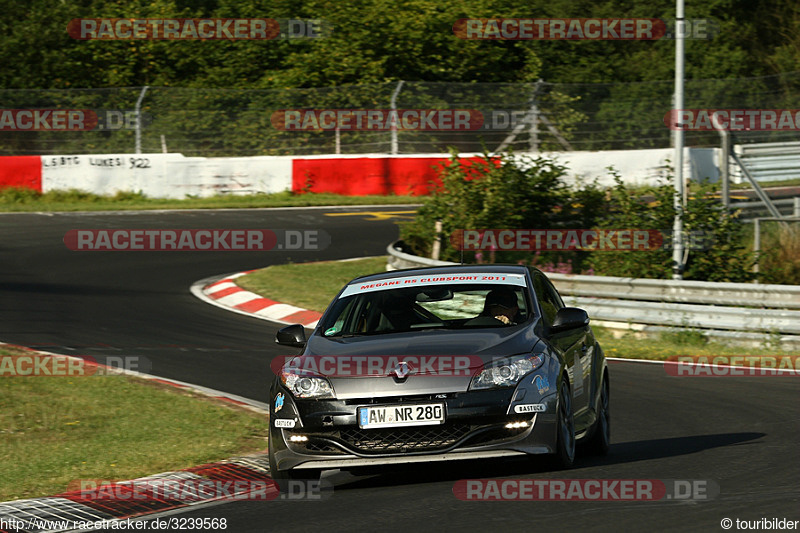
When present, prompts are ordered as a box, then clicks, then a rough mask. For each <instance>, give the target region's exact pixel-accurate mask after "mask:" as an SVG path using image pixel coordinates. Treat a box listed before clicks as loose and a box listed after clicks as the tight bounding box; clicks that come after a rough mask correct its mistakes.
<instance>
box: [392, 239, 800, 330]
mask: <svg viewBox="0 0 800 533" xmlns="http://www.w3.org/2000/svg"><path fill="white" fill-rule="evenodd" d="M387 252H388V254H389V261H388V263H387V270H397V269H402V268H415V267H421V266H444V265H455V264H458V263H453V262H450V261H435V260H433V259H428V258H425V257H418V256H414V255H411V254H407V253H403V252H401V251H399V250H398V249H396V248H395V243H392V244H390V245H389V246H388V247H387ZM547 277H548V278H550V280H551V281H552V282H553V284H554V285H555V286H556V288H557V289H558V290H559V292H561V294H562V296H564V297H565V300H567V301H568V303H569V305H576V306H578V307H582V308H584V309H586V311H587V312H588V313H589V315H590V316H591V317H592V318H593V319H594V320H598V321H606V322H612V323H617V324H619V323H622V324H628V325H630V324H638V325H645V326H662V327H679V328H680V327H684V328H685V327H691V328H699V329H704V330H715V331H722V332H725V333H728V334H729V335H728V336H736V335H738V334H746V333H748V332H749V333H756V334H759V335H762V336H763V334H774V333H778V334H783V335H800V286H797V285H768V284H759V283H712V282H706V281H682V280H659V279H637V278H618V277H611V276H584V275H567V274H556V273H548V274H547ZM742 304H744V305H747V306H751V307H740V306H741V305H742ZM722 336H725V335H722ZM788 340H792V341H795V342H797V341H800V337H798V338H795V339H788Z"/></svg>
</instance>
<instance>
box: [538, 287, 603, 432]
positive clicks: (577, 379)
mask: <svg viewBox="0 0 800 533" xmlns="http://www.w3.org/2000/svg"><path fill="white" fill-rule="evenodd" d="M537 286H538V288H537ZM534 290H536V293H537V294H536V296H537V298H538V299H539V302H540V306H541V308H542V315H543V320H544V325H545V331H546V333H545V335H546V337H547V340H548V341H549V342H550V344H551V345H552V346H554V347H555V348H556V349H557V350H559V351H560V352H561V354H562V355H563V356H564V360H565V361H566V365H567V373H568V374H569V379H570V385H571V388H572V405H573V407H574V413H575V417H576V422H577V420H578V418H579V417H580V416H581V415H582V414H584V413H585V411H586V409H587V407H588V406H589V393H588V389H587V385H588V384H589V381H588V379H589V371H590V368H589V366H590V365H589V361H590V355H591V353H590V352H591V350H589V349H588V348H587V347H586V333H587V328H578V329H573V330H566V331H558V332H553V331H552V330H551V329H550V327H551V326H552V324H553V320H554V319H555V316H556V313H558V310H559V309H562V308H563V307H565V306H564V301H563V300H562V299H561V296H560V295H559V294H558V291H557V290H556V288H555V287H553V284H552V283H550V280H548V279H547V278H546V277H545V276H544V275H543V274H541V273H537V275H536V277H535V278H534Z"/></svg>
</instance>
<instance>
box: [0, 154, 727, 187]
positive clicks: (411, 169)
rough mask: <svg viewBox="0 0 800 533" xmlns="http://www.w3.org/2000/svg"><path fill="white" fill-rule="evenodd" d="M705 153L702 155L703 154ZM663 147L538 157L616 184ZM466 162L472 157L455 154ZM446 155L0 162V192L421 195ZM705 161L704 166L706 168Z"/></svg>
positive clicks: (697, 160)
mask: <svg viewBox="0 0 800 533" xmlns="http://www.w3.org/2000/svg"><path fill="white" fill-rule="evenodd" d="M713 150H714V149H710V150H709V149H705V150H703V149H687V154H686V158H685V160H686V162H687V168H686V171H687V175H691V176H692V177H693V178H698V177H711V178H712V179H715V178H716V176H717V169H716V167H715V166H714V164H713V161H714V157H713ZM707 152H708V153H707ZM672 154H673V152H672V150H671V149H653V150H621V151H604V152H559V153H549V154H543V155H547V156H548V157H554V158H555V159H556V160H557V161H558V162H559V163H561V164H563V165H564V166H566V167H568V169H569V172H568V176H569V180H568V181H572V182H575V181H577V180H581V181H587V180H588V181H591V180H594V179H597V180H598V181H599V183H600V184H601V185H612V184H613V181H612V179H611V177H610V175H609V173H608V171H607V170H606V168H607V167H608V166H609V165H613V166H614V167H615V168H616V169H617V170H618V171H619V172H620V174H621V176H622V177H623V179H624V181H626V182H627V183H632V184H634V183H635V184H654V183H655V181H656V180H657V179H658V177H659V176H660V175H661V174H663V172H664V170H665V169H666V167H667V165H668V160H669V159H670V158H671V157H672ZM461 157H462V158H463V159H466V160H475V159H477V157H478V155H477V154H461ZM449 159H450V156H449V155H448V154H423V155H402V156H389V155H377V154H376V155H338V156H337V155H324V156H257V157H217V158H206V157H184V156H183V155H181V154H103V155H63V156H21V157H15V156H7V157H0V189H2V188H7V187H27V188H30V189H34V190H38V191H41V192H47V191H51V190H56V189H81V190H84V191H88V192H93V193H96V194H115V193H117V192H119V191H141V192H142V193H143V194H145V195H146V196H148V197H151V198H178V199H180V198H185V197H186V196H187V195H192V196H199V197H206V196H213V195H215V194H237V193H238V194H248V193H256V192H261V193H274V192H281V191H287V190H290V191H295V192H302V191H311V192H320V193H321V192H330V193H337V194H343V195H350V196H363V195H368V194H376V195H385V194H397V195H407V194H408V195H424V194H427V193H428V191H429V187H430V182H431V181H432V180H435V179H436V177H437V173H438V172H437V170H436V167H437V166H439V165H441V164H444V163H447V162H448V161H449ZM709 162H710V163H709Z"/></svg>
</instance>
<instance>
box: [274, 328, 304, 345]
mask: <svg viewBox="0 0 800 533" xmlns="http://www.w3.org/2000/svg"><path fill="white" fill-rule="evenodd" d="M275 342H277V343H278V344H283V345H284V346H295V347H297V348H302V347H303V346H305V345H306V330H305V328H303V326H302V325H301V324H292V325H291V326H286V327H285V328H281V329H279V330H278V333H277V334H275Z"/></svg>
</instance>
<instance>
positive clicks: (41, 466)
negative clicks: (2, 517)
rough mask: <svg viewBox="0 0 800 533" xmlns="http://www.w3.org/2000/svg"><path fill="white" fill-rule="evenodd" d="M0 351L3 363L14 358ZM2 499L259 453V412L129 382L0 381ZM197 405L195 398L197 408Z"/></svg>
mask: <svg viewBox="0 0 800 533" xmlns="http://www.w3.org/2000/svg"><path fill="white" fill-rule="evenodd" d="M23 353H26V354H29V353H30V352H21V351H19V350H18V349H15V348H13V347H8V346H0V356H4V355H21V354H23ZM0 380H2V385H1V386H0V457H2V458H3V460H2V461H0V501H8V500H14V499H21V498H32V497H42V496H51V495H53V494H57V493H60V492H64V491H66V490H67V485H68V483H69V482H70V481H76V480H81V479H107V480H124V479H132V478H136V477H142V476H146V475H151V474H155V473H158V472H165V471H170V470H180V469H183V468H189V467H192V466H196V465H198V464H202V463H207V462H213V461H218V460H222V459H226V458H228V457H231V456H233V455H237V454H243V453H250V452H255V451H261V450H266V448H267V441H266V438H267V432H268V431H267V430H268V425H267V421H266V419H265V418H264V417H263V416H262V415H259V414H257V413H254V412H251V411H247V410H244V409H239V408H236V407H232V406H229V405H227V404H223V403H221V402H218V401H214V400H210V399H208V398H205V397H203V396H200V395H195V394H192V393H189V392H184V391H181V390H178V389H175V388H172V387H168V386H166V385H161V384H157V383H154V382H151V381H146V380H142V379H136V378H129V377H126V376H103V377H57V376H46V377H45V376H36V377H33V376H30V377H16V376H15V377H8V376H3V377H0ZM198 398H200V399H201V401H198Z"/></svg>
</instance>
